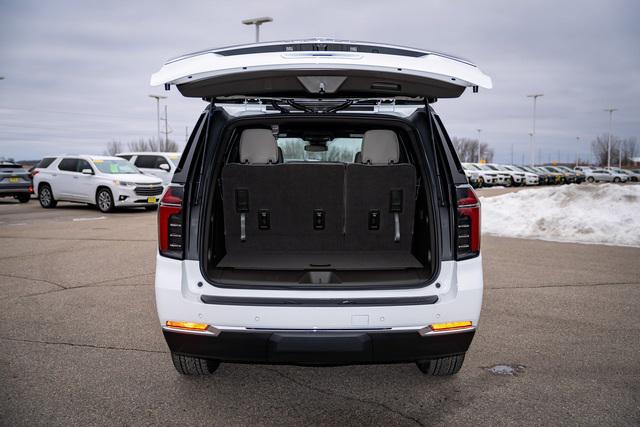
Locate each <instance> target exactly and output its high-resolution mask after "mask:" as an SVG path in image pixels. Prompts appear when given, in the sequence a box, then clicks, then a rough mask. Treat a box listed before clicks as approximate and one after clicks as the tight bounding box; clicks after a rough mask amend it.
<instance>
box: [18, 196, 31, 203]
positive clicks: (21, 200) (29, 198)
mask: <svg viewBox="0 0 640 427" xmlns="http://www.w3.org/2000/svg"><path fill="white" fill-rule="evenodd" d="M16 199H18V201H19V202H20V203H27V202H28V201H29V200H31V194H21V195H19V196H17V197H16Z"/></svg>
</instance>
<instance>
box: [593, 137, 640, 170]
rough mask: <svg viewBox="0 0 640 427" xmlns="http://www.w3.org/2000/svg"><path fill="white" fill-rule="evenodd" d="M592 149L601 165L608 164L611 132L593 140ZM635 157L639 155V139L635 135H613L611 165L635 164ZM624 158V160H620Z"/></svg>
mask: <svg viewBox="0 0 640 427" xmlns="http://www.w3.org/2000/svg"><path fill="white" fill-rule="evenodd" d="M591 151H592V152H593V155H594V157H595V160H596V163H597V164H599V165H606V164H607V153H608V151H609V134H608V133H605V134H602V135H600V136H598V137H596V139H594V140H593V141H592V142H591ZM634 157H638V141H637V140H636V138H635V137H631V138H619V137H617V136H615V135H611V166H617V165H618V164H621V165H622V166H627V165H631V164H633V160H631V159H633V158H634ZM620 160H622V161H620Z"/></svg>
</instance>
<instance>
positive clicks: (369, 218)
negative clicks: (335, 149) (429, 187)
mask: <svg viewBox="0 0 640 427" xmlns="http://www.w3.org/2000/svg"><path fill="white" fill-rule="evenodd" d="M346 174H347V175H346V182H347V190H346V191H347V192H346V202H347V206H346V248H347V249H348V250H359V251H397V250H402V251H410V250H411V240H412V237H413V222H414V214H415V194H416V169H415V167H414V166H413V165H410V164H394V165H388V166H387V165H365V164H355V163H354V164H350V165H347V170H346ZM392 199H394V200H392ZM396 213H397V215H398V230H397V231H399V240H397V241H396V224H395V214H396ZM375 217H377V219H376V218H375Z"/></svg>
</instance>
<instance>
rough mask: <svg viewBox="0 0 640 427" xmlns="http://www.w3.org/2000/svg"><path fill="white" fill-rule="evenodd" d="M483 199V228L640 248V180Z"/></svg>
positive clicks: (506, 233) (489, 231) (507, 233)
mask: <svg viewBox="0 0 640 427" xmlns="http://www.w3.org/2000/svg"><path fill="white" fill-rule="evenodd" d="M480 199H481V201H482V232H483V233H487V234H494V235H499V236H507V237H528V238H536V239H543V240H553V241H560V242H578V243H600V244H606V245H621V246H637V247H640V217H639V215H640V185H619V184H601V185H597V184H580V185H576V184H572V185H563V186H560V187H546V188H536V189H528V190H522V191H518V192H515V193H509V194H503V195H501V196H496V197H481V198H480Z"/></svg>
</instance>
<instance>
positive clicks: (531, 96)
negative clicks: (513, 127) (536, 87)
mask: <svg viewBox="0 0 640 427" xmlns="http://www.w3.org/2000/svg"><path fill="white" fill-rule="evenodd" d="M541 96H544V94H543V93H534V94H531V95H527V98H533V129H532V130H531V138H530V139H529V156H530V158H529V160H530V162H531V166H533V164H534V160H533V146H534V144H535V142H536V141H535V138H536V104H537V101H538V98H539V97H541Z"/></svg>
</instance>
